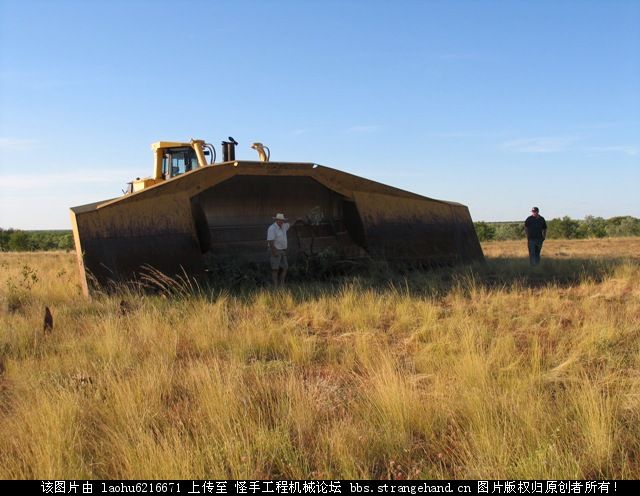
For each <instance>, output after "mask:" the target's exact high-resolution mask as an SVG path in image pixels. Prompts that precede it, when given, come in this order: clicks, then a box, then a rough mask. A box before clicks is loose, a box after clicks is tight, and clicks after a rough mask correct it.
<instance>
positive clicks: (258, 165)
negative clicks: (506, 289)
mask: <svg viewBox="0 0 640 496" xmlns="http://www.w3.org/2000/svg"><path fill="white" fill-rule="evenodd" d="M237 145H238V143H237V142H236V141H235V140H234V139H233V138H232V137H229V139H228V140H225V141H222V144H221V146H222V152H223V153H222V157H221V161H220V162H217V156H216V149H215V147H214V146H213V145H211V144H210V143H207V142H205V141H204V140H200V139H191V140H190V141H188V142H173V141H159V142H156V143H153V144H152V145H151V149H152V151H153V154H154V164H153V175H152V176H150V177H147V178H142V179H141V178H136V179H135V180H133V181H131V182H129V183H127V184H128V186H127V188H126V189H125V190H124V191H123V195H122V196H119V197H117V198H113V199H109V200H103V201H99V202H96V203H91V204H88V205H82V206H77V207H72V208H71V222H72V227H73V236H74V241H75V248H76V253H77V258H78V264H79V268H80V280H81V286H82V290H83V292H84V294H85V295H87V296H89V295H90V293H91V292H92V291H93V290H94V289H97V288H99V287H105V286H109V285H111V284H114V283H116V284H117V283H129V282H135V281H138V280H139V279H140V277H141V275H142V274H143V273H144V272H145V271H146V270H149V269H153V270H155V271H159V272H160V273H162V274H165V275H167V276H169V277H174V276H178V275H185V274H186V275H188V276H189V277H194V278H206V277H207V272H208V270H209V269H208V264H210V263H211V261H213V262H214V263H221V264H224V263H228V262H233V263H242V262H247V263H249V262H252V263H257V262H260V261H264V262H265V267H266V266H267V264H266V261H267V260H268V254H267V248H266V232H267V228H268V226H269V224H270V223H271V222H272V218H273V215H275V213H276V212H284V213H286V215H287V217H289V218H290V219H296V222H295V223H294V224H292V225H291V228H290V230H289V236H288V237H289V247H288V258H289V260H290V262H291V263H293V264H295V262H296V260H297V259H299V258H300V257H309V256H313V255H314V254H319V253H326V252H331V253H332V254H334V256H335V257H337V259H340V260H354V259H362V258H365V259H369V260H371V259H373V260H384V261H389V262H406V263H415V264H423V265H424V264H426V265H452V264H455V263H459V262H472V261H477V260H482V259H483V253H482V249H481V247H480V243H479V241H478V237H477V235H476V232H475V229H474V226H473V222H472V220H471V216H470V214H469V210H468V208H467V207H466V206H464V205H462V204H460V203H455V202H450V201H443V200H436V199H432V198H427V197H425V196H421V195H418V194H415V193H411V192H409V191H404V190H401V189H398V188H395V187H392V186H388V185H385V184H381V183H378V182H375V181H371V180H368V179H365V178H363V177H359V176H355V175H352V174H349V173H346V172H343V171H340V170H337V169H333V168H330V167H325V166H322V165H318V164H315V163H307V162H276V161H272V160H271V152H270V150H269V148H268V147H266V146H265V145H263V144H262V143H253V144H252V145H251V148H253V149H254V150H255V151H256V152H257V153H258V160H236V158H235V149H236V146H237ZM265 270H266V269H265Z"/></svg>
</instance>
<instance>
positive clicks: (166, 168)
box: [162, 146, 198, 179]
mask: <svg viewBox="0 0 640 496" xmlns="http://www.w3.org/2000/svg"><path fill="white" fill-rule="evenodd" d="M197 166H198V157H196V152H195V151H194V150H193V148H192V147H190V146H186V147H175V148H165V149H163V153H162V178H163V179H171V178H172V177H176V176H179V175H180V174H184V173H185V172H189V171H191V170H193V168H194V167H197Z"/></svg>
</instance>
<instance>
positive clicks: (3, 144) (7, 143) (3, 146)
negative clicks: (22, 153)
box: [0, 138, 37, 151]
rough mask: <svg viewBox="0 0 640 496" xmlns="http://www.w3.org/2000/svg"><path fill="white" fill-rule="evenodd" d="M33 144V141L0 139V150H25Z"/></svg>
mask: <svg viewBox="0 0 640 496" xmlns="http://www.w3.org/2000/svg"><path fill="white" fill-rule="evenodd" d="M35 143H37V142H36V140H33V139H20V138H0V150H14V151H15V150H26V149H28V148H31V147H32V146H33V145H34V144H35Z"/></svg>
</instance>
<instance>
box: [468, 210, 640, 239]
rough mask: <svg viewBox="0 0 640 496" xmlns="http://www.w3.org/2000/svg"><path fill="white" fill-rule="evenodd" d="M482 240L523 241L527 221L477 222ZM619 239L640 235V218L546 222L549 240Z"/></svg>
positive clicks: (568, 219) (565, 218)
mask: <svg viewBox="0 0 640 496" xmlns="http://www.w3.org/2000/svg"><path fill="white" fill-rule="evenodd" d="M474 225H475V228H476V233H477V234H478V238H479V239H480V241H494V240H495V241H501V240H507V239H524V238H525V232H524V222H475V223H474ZM619 236H640V219H638V218H636V217H631V216H629V215H627V216H620V217H611V218H610V219H604V218H602V217H594V216H593V215H587V216H586V217H585V218H584V220H576V219H572V218H570V217H568V216H564V217H562V218H560V219H551V220H547V238H551V239H585V238H606V237H619Z"/></svg>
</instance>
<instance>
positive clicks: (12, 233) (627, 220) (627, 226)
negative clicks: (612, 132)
mask: <svg viewBox="0 0 640 496" xmlns="http://www.w3.org/2000/svg"><path fill="white" fill-rule="evenodd" d="M474 225H475V228H476V233H477V234H478V238H479V239H480V241H501V240H508V239H524V237H525V233H524V222H475V223H474ZM547 227H548V229H547V237H548V238H552V239H553V238H556V239H583V238H605V237H616V236H640V219H638V218H636V217H631V216H628V215H627V216H621V217H611V218H610V219H604V218H602V217H594V216H592V215H588V216H587V217H585V218H584V220H575V219H572V218H570V217H567V216H565V217H562V218H561V219H551V220H548V221H547ZM72 249H73V235H72V234H71V231H21V230H19V229H2V228H0V251H40V250H44V251H48V250H72Z"/></svg>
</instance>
